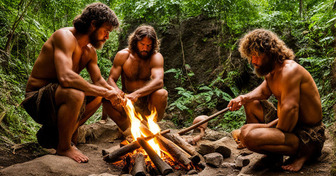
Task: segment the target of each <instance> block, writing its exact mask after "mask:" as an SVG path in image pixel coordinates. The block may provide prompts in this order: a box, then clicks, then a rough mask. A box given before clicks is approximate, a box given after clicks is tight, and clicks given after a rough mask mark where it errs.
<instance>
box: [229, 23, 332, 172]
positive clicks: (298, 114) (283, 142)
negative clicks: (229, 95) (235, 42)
mask: <svg viewBox="0 0 336 176" xmlns="http://www.w3.org/2000/svg"><path fill="white" fill-rule="evenodd" d="M239 52H240V53H241V56H242V57H243V58H247V59H248V60H249V61H250V62H252V64H253V65H254V69H255V73H256V74H257V75H258V76H259V77H264V81H263V82H262V83H261V84H260V85H259V86H258V87H257V88H256V89H254V90H253V91H251V92H249V93H247V94H245V95H240V96H238V97H236V98H235V99H233V100H231V101H230V102H229V104H228V107H229V108H230V110H232V111H236V110H238V109H240V108H241V106H244V108H245V113H246V120H247V124H246V125H244V126H243V127H242V128H241V129H240V130H241V131H240V133H238V138H239V140H240V142H241V144H242V145H243V146H246V147H247V148H248V149H250V150H252V151H255V152H258V153H264V154H280V155H288V156H290V157H291V158H290V161H291V162H289V164H288V165H284V166H282V168H283V169H284V170H289V171H299V170H300V169H301V168H302V166H303V164H304V163H305V162H306V161H307V160H308V159H314V158H317V157H319V156H320V155H321V150H322V147H323V143H324V141H325V134H324V131H325V126H324V125H323V123H322V107H321V100H320V95H319V92H318V89H317V87H316V84H315V82H314V80H313V78H312V76H311V75H310V74H309V72H308V71H307V70H306V69H305V68H303V67H302V66H301V65H299V64H297V63H296V62H295V61H293V59H294V57H295V56H294V53H293V51H292V50H291V49H289V48H287V46H286V45H285V43H284V42H283V41H282V40H281V39H279V38H278V36H277V35H276V34H274V33H273V32H271V31H268V30H264V29H256V30H253V31H251V32H250V33H248V34H247V35H245V36H244V37H243V38H242V39H241V41H240V46H239ZM271 95H274V96H275V97H276V99H277V100H278V105H277V109H275V107H273V105H272V104H271V103H269V102H268V101H267V99H268V98H269V97H270V96H271Z"/></svg>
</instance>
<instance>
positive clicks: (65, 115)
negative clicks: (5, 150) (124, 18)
mask: <svg viewBox="0 0 336 176" xmlns="http://www.w3.org/2000/svg"><path fill="white" fill-rule="evenodd" d="M73 25H74V27H66V28H61V29H59V30H57V31H56V32H54V33H53V34H52V35H51V37H50V38H49V39H48V40H47V41H46V42H45V43H44V44H43V46H42V50H41V52H40V54H39V56H38V57H37V59H36V61H35V64H34V66H33V69H32V72H31V74H30V76H29V79H28V82H27V87H26V95H25V97H26V98H25V100H24V101H23V102H22V106H23V107H24V108H25V109H26V111H27V112H28V113H29V115H30V116H31V117H32V118H33V119H34V120H35V121H36V122H38V123H40V124H42V125H43V126H42V128H41V129H40V130H39V131H38V133H37V139H38V142H39V143H40V144H41V146H42V147H46V148H55V149H56V152H57V154H59V155H63V156H67V157H69V158H72V159H73V160H75V161H77V162H79V163H81V162H87V161H88V157H87V156H85V155H84V154H82V153H81V152H80V151H79V150H78V149H77V148H76V147H75V146H74V144H76V141H77V139H76V138H77V131H78V127H79V126H80V125H82V124H83V123H84V122H85V121H86V120H87V119H88V118H89V117H90V116H91V115H92V114H93V113H94V112H95V111H96V110H97V109H98V107H99V106H100V105H101V99H102V97H104V98H105V99H108V100H111V101H113V102H115V103H118V102H120V101H122V98H121V97H119V96H118V92H117V91H116V89H115V88H113V87H112V86H110V85H109V84H107V82H106V81H105V80H104V79H103V78H102V76H101V73H100V70H99V68H98V65H97V54H96V49H101V48H102V47H103V45H104V43H105V42H106V40H107V39H108V38H109V33H110V32H111V31H112V30H113V29H115V28H117V27H118V26H119V22H118V19H117V16H116V15H115V13H114V12H113V11H112V10H111V9H110V8H109V7H108V6H107V5H105V4H102V3H93V4H90V5H88V6H87V7H86V8H85V9H84V10H83V12H82V14H81V15H80V16H78V17H76V18H75V19H74V20H73ZM84 68H86V70H87V71H88V72H89V74H90V77H91V80H92V83H89V82H88V81H86V80H85V79H83V78H82V77H81V76H80V75H79V73H80V72H81V71H82V70H83V69H84Z"/></svg>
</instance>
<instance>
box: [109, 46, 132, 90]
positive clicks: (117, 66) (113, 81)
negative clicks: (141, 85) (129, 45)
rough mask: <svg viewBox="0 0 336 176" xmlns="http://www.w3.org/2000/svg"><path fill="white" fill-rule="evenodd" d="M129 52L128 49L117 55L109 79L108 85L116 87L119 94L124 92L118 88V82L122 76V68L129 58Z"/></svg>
mask: <svg viewBox="0 0 336 176" xmlns="http://www.w3.org/2000/svg"><path fill="white" fill-rule="evenodd" d="M129 54H130V53H129V51H128V50H127V49H124V50H121V51H119V52H118V53H117V55H116V56H115V57H114V61H113V66H112V68H111V70H110V75H109V77H108V79H107V83H108V84H109V85H111V86H112V87H114V88H115V89H116V90H118V91H119V92H122V91H121V90H120V89H119V87H118V86H117V81H118V79H119V77H120V75H121V71H122V66H123V65H124V63H125V61H126V60H127V58H128V57H129Z"/></svg>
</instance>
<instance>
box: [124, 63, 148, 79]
mask: <svg viewBox="0 0 336 176" xmlns="http://www.w3.org/2000/svg"><path fill="white" fill-rule="evenodd" d="M150 70H151V68H150V62H149V61H142V60H136V59H134V58H129V59H127V61H126V62H125V64H124V65H123V74H124V76H125V78H126V79H127V80H128V81H139V80H143V81H147V80H149V79H150V76H151V71H150Z"/></svg>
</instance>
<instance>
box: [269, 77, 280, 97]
mask: <svg viewBox="0 0 336 176" xmlns="http://www.w3.org/2000/svg"><path fill="white" fill-rule="evenodd" d="M267 85H268V87H269V89H270V90H271V92H272V94H273V95H274V96H275V97H276V98H277V99H278V100H279V101H280V99H279V98H280V97H281V92H282V86H281V85H280V84H279V81H277V80H274V79H267Z"/></svg>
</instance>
